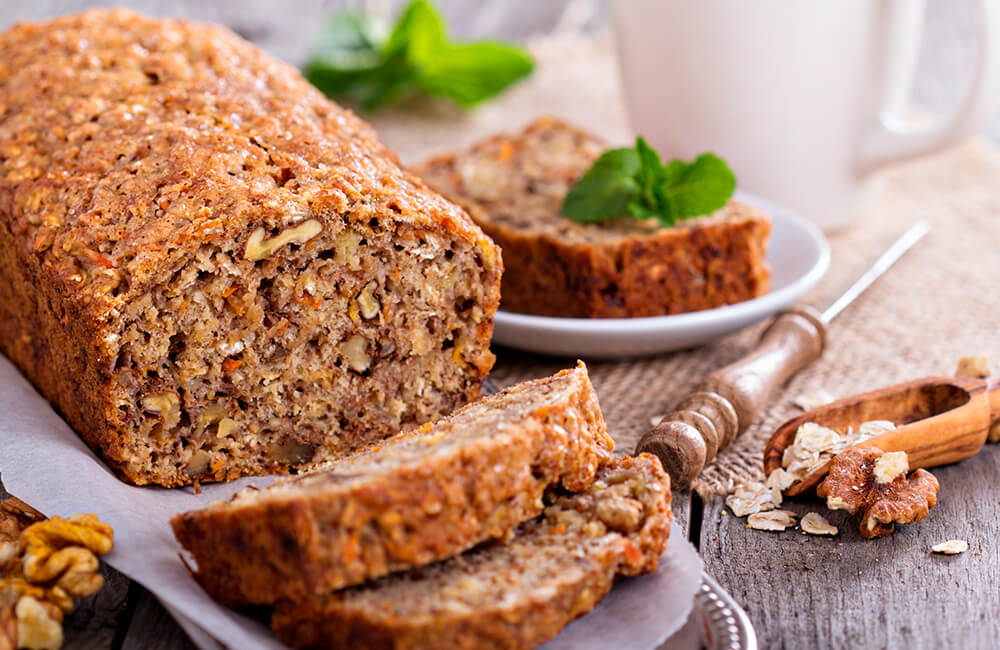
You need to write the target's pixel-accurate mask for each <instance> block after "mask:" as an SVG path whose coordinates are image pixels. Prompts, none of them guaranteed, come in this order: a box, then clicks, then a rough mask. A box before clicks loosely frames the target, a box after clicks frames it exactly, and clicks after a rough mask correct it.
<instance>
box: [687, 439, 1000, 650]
mask: <svg viewBox="0 0 1000 650" xmlns="http://www.w3.org/2000/svg"><path fill="white" fill-rule="evenodd" d="M934 475H935V476H936V477H937V478H938V479H939V481H940V482H941V491H940V492H939V493H938V505H937V507H935V508H934V509H933V510H931V512H930V515H929V516H928V517H927V519H925V520H924V521H922V522H920V523H918V524H914V525H911V526H897V528H896V532H895V533H893V534H892V535H889V536H888V537H884V538H882V539H878V540H864V539H862V538H861V534H860V533H859V532H858V529H857V523H856V521H854V520H853V519H852V518H851V517H850V516H849V515H848V514H847V513H846V512H829V511H827V510H826V509H825V507H824V504H823V502H822V501H821V500H819V499H816V498H812V499H806V500H796V501H792V502H787V501H786V503H784V504H782V507H783V508H785V507H787V509H789V510H792V511H794V512H796V513H798V514H799V515H800V516H801V515H804V514H806V513H807V512H810V511H815V512H819V513H820V514H822V515H824V516H826V517H827V519H829V520H830V522H831V523H833V524H834V525H835V526H837V527H838V528H839V529H840V534H839V535H838V536H836V537H833V538H824V537H813V536H809V535H806V534H804V533H802V532H799V531H786V532H782V533H769V532H764V531H759V530H753V529H749V528H747V527H746V521H745V520H744V519H741V518H737V517H734V516H733V515H732V513H730V512H729V511H728V509H727V508H725V506H724V504H723V502H722V501H721V500H718V501H713V502H712V503H709V504H706V507H705V512H704V516H703V517H702V523H701V535H700V540H701V541H700V550H701V553H702V558H703V559H704V561H705V568H706V570H707V571H708V572H709V573H710V574H711V575H712V576H714V577H715V579H716V580H718V581H719V583H720V584H721V585H722V586H723V587H725V588H726V590H728V591H729V593H731V594H732V595H733V596H734V597H735V598H736V600H737V602H739V603H741V604H742V605H743V607H744V609H746V611H747V613H748V614H749V615H750V619H751V620H752V621H753V624H754V627H755V628H756V630H757V635H758V638H759V641H760V647H761V648H769V649H770V648H996V647H997V646H998V639H1000V617H998V616H997V607H998V601H1000V598H998V586H1000V549H998V546H997V544H996V540H997V539H998V538H1000V516H998V515H1000V506H998V501H997V499H996V498H995V494H996V492H995V490H992V491H991V490H984V489H982V486H984V485H994V484H996V482H997V477H998V476H1000V447H998V446H997V445H989V446H987V447H986V448H985V449H984V450H983V451H982V452H981V453H980V454H979V455H978V456H976V457H974V458H971V459H969V460H966V461H964V462H962V463H961V464H960V465H952V466H949V467H944V468H940V469H935V470H934ZM723 511H725V514H723ZM949 539H964V540H966V541H967V542H968V543H969V550H968V551H967V552H965V553H964V554H962V555H955V556H946V555H937V554H932V553H931V546H933V545H935V544H938V543H940V542H944V541H947V540H949Z"/></svg>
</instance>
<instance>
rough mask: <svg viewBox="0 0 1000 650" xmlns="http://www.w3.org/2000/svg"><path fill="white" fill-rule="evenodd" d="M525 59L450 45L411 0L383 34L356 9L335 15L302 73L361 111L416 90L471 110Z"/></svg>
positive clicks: (493, 46)
mask: <svg viewBox="0 0 1000 650" xmlns="http://www.w3.org/2000/svg"><path fill="white" fill-rule="evenodd" d="M532 68H533V62H532V59H531V57H530V56H528V55H527V54H526V53H524V52H523V51H522V50H519V49H517V48H514V47H510V46H506V45H502V44H499V43H491V42H483V43H464V44H462V43H451V42H449V40H448V35H447V29H446V26H445V23H444V21H443V20H442V18H441V15H440V14H439V13H438V12H437V10H436V9H435V8H434V6H433V5H432V4H431V2H429V0H411V2H409V3H408V4H407V5H406V7H405V8H404V9H403V11H402V13H401V14H400V15H399V17H398V19H397V20H396V23H395V25H393V27H392V29H391V30H389V29H387V28H386V26H385V25H384V24H383V23H380V22H379V21H377V20H374V19H372V18H371V17H369V16H367V15H365V14H363V13H359V12H356V11H346V12H342V13H339V14H336V15H335V16H333V17H332V18H331V19H330V20H329V21H328V22H327V23H326V25H325V26H324V29H323V31H322V33H321V35H320V37H319V39H318V40H317V42H316V44H315V45H314V47H313V50H312V53H311V55H310V58H309V60H308V62H307V63H306V65H305V68H304V72H305V75H306V78H307V79H309V81H310V82H311V83H313V84H314V85H315V86H316V87H317V88H319V89H320V90H321V91H323V92H324V93H325V94H326V95H328V96H330V97H335V98H346V99H349V100H351V101H354V102H356V103H358V104H361V106H362V107H364V108H366V109H373V108H376V107H377V106H379V105H381V104H384V103H388V102H392V101H397V100H399V99H401V98H403V97H405V96H407V95H410V94H413V93H415V92H418V91H419V92H423V93H425V94H427V95H433V96H439V97H446V98H449V99H452V100H454V101H455V102H457V103H459V104H461V105H462V106H474V105H476V104H478V103H480V102H482V101H483V100H485V99H488V98H490V97H492V96H493V95H495V94H497V93H498V92H500V91H501V90H503V89H504V88H506V87H507V86H508V85H510V84H511V83H514V82H515V81H517V80H518V79H520V78H522V77H524V76H526V75H528V74H530V73H531V71H532Z"/></svg>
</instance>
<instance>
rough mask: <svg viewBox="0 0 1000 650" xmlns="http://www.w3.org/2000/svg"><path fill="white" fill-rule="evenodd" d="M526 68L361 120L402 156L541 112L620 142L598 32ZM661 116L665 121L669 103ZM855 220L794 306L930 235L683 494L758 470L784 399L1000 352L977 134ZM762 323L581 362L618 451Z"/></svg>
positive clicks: (739, 351)
mask: <svg viewBox="0 0 1000 650" xmlns="http://www.w3.org/2000/svg"><path fill="white" fill-rule="evenodd" d="M531 49H532V50H533V51H534V53H535V55H536V58H537V61H538V68H537V70H536V73H535V74H534V75H533V76H532V77H531V78H530V79H529V80H528V81H526V82H523V83H521V84H519V85H518V86H516V87H515V88H513V89H511V90H510V91H509V92H507V93H506V94H505V95H504V96H502V97H501V98H500V99H498V100H496V101H494V102H491V103H489V104H487V105H485V106H483V107H482V108H480V109H478V110H477V111H474V112H471V113H463V112H461V111H459V110H457V109H453V108H450V107H447V106H441V105H434V104H426V103H413V104H410V105H408V106H404V107H400V108H399V109H397V110H391V111H384V112H380V113H377V114H376V115H374V116H367V117H369V118H370V119H372V121H373V122H374V124H375V126H376V128H377V129H378V131H379V133H380V134H381V135H382V137H383V139H384V140H385V141H386V143H387V144H389V146H390V147H392V148H394V149H395V150H396V151H398V152H399V153H400V155H401V157H402V158H403V160H404V161H415V160H419V159H420V158H422V157H423V156H425V155H427V154H429V153H434V152H437V151H441V150H443V149H448V148H452V147H460V146H462V145H465V144H468V143H470V142H473V141H475V140H476V139H478V138H480V137H482V136H484V135H486V134H490V133H493V132H496V131H502V130H512V129H516V128H519V127H520V126H521V125H523V124H524V123H526V122H528V121H529V120H530V119H532V118H533V117H535V116H536V115H537V114H539V113H542V112H547V113H552V114H555V115H560V116H563V117H566V118H568V119H570V120H572V121H574V122H577V123H579V124H580V125H582V126H585V127H587V128H590V129H592V130H594V131H595V132H597V133H600V134H602V135H603V136H604V137H606V138H607V139H608V140H609V141H611V142H624V141H626V140H628V139H629V137H630V134H629V130H628V126H627V121H626V118H625V113H624V109H623V106H622V102H621V93H620V90H619V87H618V74H617V69H616V62H615V58H614V49H613V47H612V44H611V43H610V41H609V40H608V39H603V38H602V39H591V38H587V37H583V36H574V35H556V36H552V37H548V38H546V39H544V40H540V41H536V42H534V43H532V44H531ZM664 119H670V114H669V107H665V109H664ZM880 184H881V187H880V189H879V191H878V192H877V193H876V197H875V199H874V200H873V201H872V203H871V205H870V206H869V209H868V211H867V213H866V214H864V215H863V216H862V217H861V218H860V219H859V220H858V221H857V223H856V225H854V226H853V227H851V228H850V229H849V230H847V231H846V232H842V233H839V234H836V235H833V236H831V237H830V245H831V247H832V249H833V261H832V264H831V267H830V271H829V273H828V274H827V276H826V278H824V280H823V281H822V282H821V283H820V286H819V287H818V288H817V289H816V291H815V292H814V293H813V294H812V295H811V296H809V297H807V299H806V302H809V301H815V302H816V303H817V304H821V303H823V299H824V298H825V297H826V296H832V295H836V293H838V291H837V290H838V289H839V288H841V287H843V286H844V285H846V284H847V283H849V282H850V280H852V279H853V278H854V276H856V275H857V274H859V273H860V272H861V271H862V270H863V269H865V268H867V266H868V265H869V264H870V263H871V261H872V260H873V259H874V258H875V257H877V256H878V254H879V253H880V252H881V251H882V249H884V248H885V247H886V246H887V245H888V243H889V242H891V241H892V240H893V239H894V238H895V237H896V236H898V235H899V234H900V233H901V232H902V231H903V230H904V229H905V228H906V227H908V226H909V225H910V224H912V223H913V222H914V221H916V220H918V219H921V218H926V219H928V220H929V221H930V222H931V224H932V230H931V233H930V234H929V235H928V236H927V237H926V238H925V239H924V240H923V241H921V242H920V243H919V244H918V245H917V246H916V248H914V249H913V250H912V251H910V252H909V253H908V254H907V255H906V256H905V257H904V258H903V259H902V260H900V261H899V262H898V263H897V264H896V265H895V266H894V267H893V268H892V269H891V270H890V271H889V273H887V274H886V275H885V276H883V277H882V278H881V279H880V280H879V281H878V282H877V283H876V284H875V286H873V287H872V288H871V289H869V290H868V292H866V293H865V294H864V295H863V296H861V297H860V298H859V299H858V300H857V301H855V302H854V304H852V305H851V306H850V307H849V308H848V309H847V310H846V311H845V312H844V313H843V314H841V315H840V316H839V317H838V318H837V319H836V320H835V321H834V322H833V323H832V325H831V326H830V330H829V342H828V346H827V349H826V351H825V353H824V355H823V357H822V358H821V359H820V360H819V361H817V362H816V363H815V364H813V365H812V366H811V367H809V368H807V369H805V370H804V371H802V372H801V373H800V374H799V375H797V376H796V377H795V378H793V379H792V380H791V381H790V382H789V383H788V385H787V386H786V387H785V388H784V390H782V391H781V392H780V393H779V394H778V395H777V396H776V397H775V399H774V401H773V403H772V405H771V407H770V408H768V410H767V411H766V413H765V414H764V416H763V418H762V420H761V421H760V422H758V423H757V424H755V425H754V426H752V427H751V428H750V429H749V430H748V431H747V432H746V433H744V434H743V436H742V437H741V438H740V439H738V440H737V441H736V442H734V443H733V445H732V447H730V448H729V449H728V450H726V451H725V452H723V453H721V454H720V455H719V457H718V458H717V460H716V461H715V463H713V464H712V465H711V466H709V467H708V468H707V469H706V471H705V472H704V474H703V475H702V477H701V478H700V479H699V481H698V482H697V483H696V484H695V488H696V489H697V490H698V491H699V493H701V494H702V496H705V497H708V496H712V495H718V494H720V493H722V492H724V491H726V490H727V488H728V486H729V485H730V484H731V481H733V480H736V481H739V480H741V479H745V478H751V477H752V478H761V477H762V476H763V473H762V468H761V453H762V450H763V444H764V441H765V440H766V439H767V438H768V436H769V435H770V433H771V432H772V431H773V430H774V429H775V427H776V426H777V425H779V424H780V423H781V422H783V421H784V420H785V419H787V418H789V417H792V416H793V415H796V414H797V413H798V412H799V411H798V409H796V408H795V407H794V406H793V405H792V403H791V400H792V399H793V398H794V397H795V396H796V395H799V394H802V393H805V392H809V391H812V390H816V389H823V390H826V391H828V392H829V393H831V394H832V395H834V396H837V397H843V396H847V395H851V394H854V393H858V392H861V391H864V390H868V389H873V388H877V387H880V386H884V385H888V384H893V383H896V382H900V381H905V380H909V379H915V378H917V377H921V376H925V375H932V374H950V373H951V372H952V371H953V370H954V367H955V364H956V361H957V360H958V358H959V357H961V356H963V355H966V354H987V355H989V356H991V357H992V358H993V359H994V361H995V360H996V358H997V357H1000V328H998V325H1000V296H998V288H1000V255H998V254H997V249H998V248H1000V153H998V152H997V151H996V150H994V149H993V148H992V147H990V146H989V145H987V144H985V143H984V142H980V141H970V142H967V143H965V144H963V145H962V146H960V147H957V148H955V149H953V150H951V151H948V152H945V153H942V154H939V155H936V156H933V157H928V158H924V159H921V160H917V161H914V162H910V163H907V164H905V165H901V166H899V167H897V168H895V169H892V170H889V171H888V172H886V173H885V174H884V175H883V178H882V179H881V183H880ZM763 327H764V325H763V324H761V325H757V326H754V327H750V328H748V329H746V330H744V331H742V332H739V333H737V334H734V335H731V336H728V337H726V338H723V339H721V340H719V341H717V342H715V343H712V344H709V345H705V346H702V347H699V348H696V349H692V350H687V351H683V352H677V353H670V354H664V355H661V356H655V357H648V358H642V359H632V360H624V361H618V362H591V363H589V364H588V365H589V367H590V372H591V375H592V377H593V380H594V384H595V385H596V387H597V391H598V394H599V396H600V400H601V405H602V407H603V410H604V415H605V418H606V419H607V422H608V429H609V431H610V432H611V434H612V436H613V437H614V439H615V441H616V443H617V446H618V450H619V451H622V452H631V451H632V450H633V449H634V447H635V443H636V441H637V440H638V439H639V437H640V436H641V435H642V434H643V432H645V431H646V430H647V429H648V428H649V427H650V419H651V418H653V417H654V416H657V415H660V414H663V413H665V412H667V410H668V409H669V407H670V406H672V405H673V404H674V403H676V402H677V401H678V400H679V399H680V398H681V397H683V396H684V395H685V394H686V393H687V392H688V391H690V390H691V388H692V387H693V386H694V385H695V384H697V383H698V382H699V381H701V380H702V379H703V378H704V377H705V376H706V375H707V374H709V373H710V372H712V371H713V370H716V369H718V368H720V367H722V366H724V365H726V364H728V363H731V362H732V361H735V360H736V359H738V358H739V357H740V356H742V355H743V354H744V353H746V352H747V351H748V350H749V349H750V348H751V347H752V346H753V344H754V342H755V341H756V340H757V337H759V335H760V332H761V330H762V329H763ZM496 353H497V357H498V361H497V365H496V369H495V371H494V374H493V376H494V377H495V379H496V381H497V383H499V384H501V385H506V384H510V383H514V382H516V381H520V380H522V379H527V378H530V377H538V376H542V375H547V374H550V373H553V372H555V371H556V370H558V369H560V368H564V367H567V366H569V365H570V364H571V363H572V361H573V360H572V359H558V358H544V357H538V356H533V355H528V354H525V353H520V352H517V351H514V350H509V349H506V348H500V349H497V350H496Z"/></svg>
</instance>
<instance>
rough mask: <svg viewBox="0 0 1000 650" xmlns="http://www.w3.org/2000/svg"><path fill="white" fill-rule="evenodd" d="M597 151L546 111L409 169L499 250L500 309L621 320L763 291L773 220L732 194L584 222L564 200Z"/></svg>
mask: <svg viewBox="0 0 1000 650" xmlns="http://www.w3.org/2000/svg"><path fill="white" fill-rule="evenodd" d="M605 148H606V145H605V144H604V143H603V142H602V141H601V140H599V139H598V138H597V137H596V136H594V135H592V134H590V133H587V132H585V131H582V130H580V129H578V128H576V127H574V126H572V125H570V124H567V123H566V122H563V121H561V120H558V119H556V118H551V117H543V118H539V119H538V120H536V121H535V122H533V123H532V124H530V125H528V127H526V128H525V129H524V130H523V131H522V132H520V133H517V134H510V135H507V134H504V135H497V136H493V137H490V138H487V139H485V140H483V141H482V142H480V143H478V144H476V145H473V146H472V147H471V148H470V149H469V150H467V151H462V152H450V153H445V154H442V155H438V156H434V157H432V158H430V159H429V160H427V161H426V162H424V163H423V164H421V165H419V166H417V167H416V168H415V170H416V171H417V172H418V173H419V174H421V175H422V176H423V177H424V178H425V179H426V180H427V182H428V183H429V184H430V185H431V187H434V188H435V189H437V190H438V191H440V192H442V193H443V194H445V195H446V196H448V197H450V198H451V199H452V200H454V201H456V202H457V203H459V204H460V205H462V206H463V207H465V208H466V210H468V212H469V214H470V215H472V218H473V219H474V220H475V221H476V223H478V224H479V225H480V226H481V227H482V228H483V230H484V231H486V233H487V234H488V235H489V236H490V237H491V238H493V240H494V241H495V242H496V243H497V244H498V245H499V246H500V248H501V249H502V250H503V255H504V265H505V273H504V277H503V285H502V305H503V308H504V309H506V310H508V311H514V312H520V313H526V314H539V315H545V316H566V317H587V318H590V317H593V318H624V317H634V316H660V315H664V314H677V313H683V312H689V311H698V310H702V309H711V308H714V307H720V306H722V305H728V304H732V303H736V302H741V301H744V300H749V299H751V298H754V297H757V296H760V295H763V294H764V293H766V292H767V291H768V289H769V286H770V269H769V268H768V266H767V263H766V261H765V257H766V254H767V242H768V237H769V236H770V232H771V222H770V219H769V218H768V217H767V215H765V214H764V213H763V212H761V211H760V210H757V209H756V208H753V207H752V206H749V205H747V204H746V203H743V202H741V201H737V200H733V201H731V202H730V203H729V204H728V205H727V206H726V207H724V208H723V209H721V210H720V211H718V212H717V213H716V214H714V215H711V216H709V217H702V218H698V219H693V220H689V221H683V222H681V223H679V224H678V225H677V226H675V227H672V228H664V227H660V226H658V224H655V223H651V222H641V221H637V220H632V219H618V220H615V221H613V222H607V223H603V224H589V223H588V224H583V223H577V222H573V221H571V220H569V219H568V218H565V217H562V216H561V215H560V208H561V204H562V199H563V197H564V196H565V194H566V192H567V191H568V190H569V188H570V187H572V185H573V184H574V183H575V182H576V180H577V179H578V178H579V177H580V176H582V175H583V173H584V172H586V170H587V169H588V168H589V167H590V165H591V164H592V163H593V161H594V160H595V159H596V158H597V157H598V156H599V155H600V153H601V152H602V151H603V150H604V149H605Z"/></svg>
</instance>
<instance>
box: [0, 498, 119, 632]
mask: <svg viewBox="0 0 1000 650" xmlns="http://www.w3.org/2000/svg"><path fill="white" fill-rule="evenodd" d="M113 534H114V533H113V531H112V530H111V527H110V526H108V525H107V524H105V523H103V522H101V521H100V520H99V519H98V518H97V516H96V515H92V514H85V515H73V516H72V517H69V518H67V519H63V518H62V517H53V518H51V519H47V520H46V519H45V518H44V516H43V515H42V514H41V513H39V512H38V511H37V510H34V509H33V508H31V507H30V506H27V505H26V504H24V503H23V502H21V501H18V500H16V499H8V500H7V501H5V502H3V503H2V504H0V650H13V649H14V648H34V649H39V650H41V649H49V648H59V647H60V646H61V645H62V641H63V635H62V620H63V616H64V615H65V614H68V613H69V612H71V611H72V610H73V606H74V600H75V599H78V598H84V597H86V596H90V595H91V594H93V593H96V592H97V591H98V590H99V589H100V588H101V587H102V586H103V585H104V578H103V576H101V574H100V573H98V568H99V565H100V562H99V560H98V559H97V557H98V556H99V555H104V554H105V553H107V552H108V551H110V550H111V547H112V545H113Z"/></svg>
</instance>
